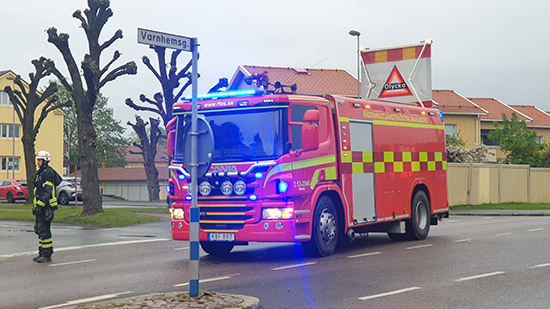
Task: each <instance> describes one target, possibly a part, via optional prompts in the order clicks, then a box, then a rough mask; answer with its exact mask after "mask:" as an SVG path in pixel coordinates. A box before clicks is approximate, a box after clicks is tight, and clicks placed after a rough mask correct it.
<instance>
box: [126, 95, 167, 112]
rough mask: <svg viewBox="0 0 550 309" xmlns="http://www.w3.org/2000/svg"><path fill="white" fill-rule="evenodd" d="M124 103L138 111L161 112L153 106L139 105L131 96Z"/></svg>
mask: <svg viewBox="0 0 550 309" xmlns="http://www.w3.org/2000/svg"><path fill="white" fill-rule="evenodd" d="M124 103H125V104H126V105H127V106H129V107H131V108H133V109H134V110H136V111H145V112H152V113H157V114H159V115H160V112H159V111H158V110H157V109H154V108H151V107H145V106H139V105H137V104H135V103H134V101H132V99H130V98H127V99H126V101H125V102H124Z"/></svg>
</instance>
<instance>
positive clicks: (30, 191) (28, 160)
mask: <svg viewBox="0 0 550 309" xmlns="http://www.w3.org/2000/svg"><path fill="white" fill-rule="evenodd" d="M30 131H32V129H31V130H30ZM35 140H36V136H30V135H29V134H25V131H23V136H21V142H22V143H23V153H24V156H25V169H26V174H27V197H26V198H25V199H26V201H27V203H32V201H33V198H34V175H35V174H36V160H35V159H34V157H35V154H36V149H35V147H34V142H35Z"/></svg>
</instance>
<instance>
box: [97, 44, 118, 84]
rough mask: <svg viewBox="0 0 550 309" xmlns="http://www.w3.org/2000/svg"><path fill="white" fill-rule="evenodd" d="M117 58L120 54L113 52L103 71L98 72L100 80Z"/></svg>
mask: <svg viewBox="0 0 550 309" xmlns="http://www.w3.org/2000/svg"><path fill="white" fill-rule="evenodd" d="M118 58H120V52H119V51H118V50H115V52H114V53H113V58H112V59H111V61H109V63H107V64H106V65H105V66H104V67H103V69H102V70H101V72H99V76H100V78H101V76H103V74H105V72H107V70H109V67H110V66H111V65H112V64H113V62H115V61H116V60H117V59H118Z"/></svg>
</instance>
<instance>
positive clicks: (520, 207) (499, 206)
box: [450, 203, 550, 210]
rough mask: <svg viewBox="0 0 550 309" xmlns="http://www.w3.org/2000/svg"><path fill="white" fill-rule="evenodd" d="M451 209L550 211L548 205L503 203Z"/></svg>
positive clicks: (452, 207) (459, 206)
mask: <svg viewBox="0 0 550 309" xmlns="http://www.w3.org/2000/svg"><path fill="white" fill-rule="evenodd" d="M450 208H451V210H452V209H456V210H461V209H466V210H468V209H511V210H550V204H529V203H503V204H481V205H457V206H451V207H450Z"/></svg>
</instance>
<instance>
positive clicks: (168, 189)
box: [166, 185, 170, 193]
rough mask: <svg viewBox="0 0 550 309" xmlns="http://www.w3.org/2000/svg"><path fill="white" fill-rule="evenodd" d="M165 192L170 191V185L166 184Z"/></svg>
mask: <svg viewBox="0 0 550 309" xmlns="http://www.w3.org/2000/svg"><path fill="white" fill-rule="evenodd" d="M166 192H168V193H170V185H166Z"/></svg>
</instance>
